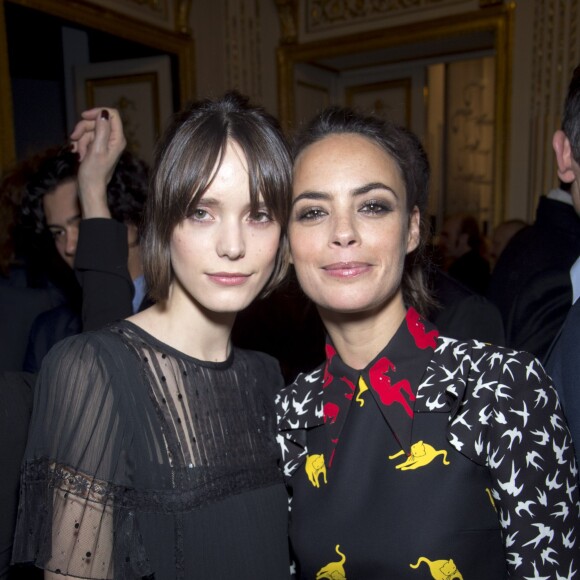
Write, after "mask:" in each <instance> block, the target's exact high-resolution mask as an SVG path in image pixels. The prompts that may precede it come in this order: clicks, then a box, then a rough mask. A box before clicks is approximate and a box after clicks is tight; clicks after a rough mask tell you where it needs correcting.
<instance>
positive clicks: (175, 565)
mask: <svg viewBox="0 0 580 580" xmlns="http://www.w3.org/2000/svg"><path fill="white" fill-rule="evenodd" d="M282 386H283V380H282V376H281V374H280V370H279V366H278V363H277V362H276V361H275V359H273V358H271V357H269V356H268V355H265V354H261V353H257V352H253V351H244V350H238V349H234V350H233V352H232V354H231V356H230V357H229V359H228V360H227V361H225V362H221V363H211V362H205V361H199V360H196V359H193V358H191V357H188V356H186V355H184V354H182V353H180V352H178V351H176V350H175V349H172V348H171V347H169V346H167V345H165V344H163V343H161V342H159V341H157V340H156V339H155V338H153V337H152V336H151V335H149V334H147V333H145V332H144V331H143V330H141V329H140V328H138V327H137V326H135V325H134V324H132V323H130V322H127V321H123V322H120V323H117V324H115V325H111V326H110V327H109V328H107V329H105V330H102V331H97V332H89V333H84V334H81V335H78V336H75V337H71V338H70V339H65V340H64V341H62V342H60V343H59V344H57V345H56V346H55V347H54V348H53V349H52V350H51V351H50V353H49V354H48V355H47V357H46V358H45V362H44V363H43V367H42V370H41V373H40V376H39V380H38V383H37V387H36V393H35V402H34V410H33V416H32V421H31V428H30V432H29V441H28V447H27V451H26V457H25V462H24V464H23V467H22V485H21V497H20V506H19V514H18V525H17V530H16V536H15V542H14V552H13V560H14V561H15V562H34V563H35V564H36V565H37V566H39V567H42V568H44V569H46V570H51V571H56V572H60V573H62V574H68V575H70V576H73V577H78V578H91V579H93V578H94V579H103V578H115V579H133V578H143V577H150V578H155V579H156V580H161V579H163V580H164V579H173V578H186V579H188V580H189V579H193V580H195V579H197V578H199V579H212V580H213V579H222V578H223V579H234V578H235V579H248V580H249V579H252V580H258V579H262V578H263V579H264V580H266V579H267V580H277V579H285V578H288V577H289V563H288V562H289V558H288V542H287V499H286V491H285V488H284V484H283V483H282V479H281V473H280V471H279V468H278V450H277V446H276V443H275V415H274V411H273V401H274V396H275V393H276V391H277V389H278V388H280V387H282Z"/></svg>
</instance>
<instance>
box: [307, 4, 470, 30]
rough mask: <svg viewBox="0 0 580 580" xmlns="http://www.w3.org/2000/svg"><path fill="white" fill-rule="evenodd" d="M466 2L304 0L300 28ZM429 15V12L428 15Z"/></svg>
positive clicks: (372, 19) (383, 18) (343, 24)
mask: <svg viewBox="0 0 580 580" xmlns="http://www.w3.org/2000/svg"><path fill="white" fill-rule="evenodd" d="M461 4H463V5H465V4H469V5H470V6H471V7H472V6H473V2H472V1H471V0H305V11H304V31H305V33H306V34H312V33H317V32H322V31H325V30H330V29H333V28H344V27H350V26H353V25H355V24H356V25H359V24H366V23H372V24H376V23H377V22H379V21H383V22H382V24H383V26H384V25H388V23H387V22H385V21H386V20H388V19H392V18H393V17H398V16H401V15H415V14H416V13H419V12H427V11H430V12H432V11H433V9H440V8H447V7H455V6H457V5H461ZM430 17H431V16H430Z"/></svg>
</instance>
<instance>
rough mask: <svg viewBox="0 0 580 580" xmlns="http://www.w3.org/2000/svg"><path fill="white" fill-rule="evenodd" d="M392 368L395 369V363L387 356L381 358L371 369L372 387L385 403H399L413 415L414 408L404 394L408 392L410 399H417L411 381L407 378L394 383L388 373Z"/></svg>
mask: <svg viewBox="0 0 580 580" xmlns="http://www.w3.org/2000/svg"><path fill="white" fill-rule="evenodd" d="M390 370H393V371H394V370H395V365H394V364H393V363H392V362H391V361H390V360H389V359H388V358H387V357H385V356H384V357H383V358H380V359H379V360H378V361H377V362H376V363H375V364H374V365H373V366H372V367H371V369H370V371H369V379H370V381H371V387H372V388H373V389H374V390H375V391H376V392H377V393H378V395H379V397H380V398H381V402H382V403H383V405H392V404H393V403H399V404H400V405H402V406H403V409H405V412H406V413H407V415H409V417H413V409H412V408H411V406H410V405H409V403H408V402H407V398H406V397H405V395H404V393H407V396H408V398H409V400H410V401H414V400H415V394H414V393H413V390H412V389H411V383H409V381H408V380H406V379H402V380H400V381H399V382H397V383H395V384H394V385H392V384H391V379H390V377H389V376H388V375H387V373H388V372H389V371H390Z"/></svg>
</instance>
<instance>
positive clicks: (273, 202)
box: [142, 91, 292, 300]
mask: <svg viewBox="0 0 580 580" xmlns="http://www.w3.org/2000/svg"><path fill="white" fill-rule="evenodd" d="M229 140H232V141H235V142H236V144H237V145H238V146H239V147H240V148H241V150H242V151H243V153H244V155H245V157H246V161H247V163H248V175H249V189H250V205H251V209H252V211H256V210H257V209H258V205H259V196H260V194H261V195H262V196H263V198H264V202H265V204H266V206H267V208H268V210H269V211H270V212H271V213H272V215H273V217H274V219H275V220H276V221H277V222H278V223H279V224H280V226H281V228H282V234H281V238H280V239H281V242H282V243H281V247H280V249H279V250H278V254H277V258H276V264H275V267H274V271H273V273H272V276H271V277H270V280H269V281H268V283H267V284H266V287H265V289H264V291H263V295H265V294H266V293H268V292H269V291H270V290H272V289H273V288H274V287H275V286H276V285H277V284H278V283H279V282H280V281H281V280H282V279H283V278H284V276H285V275H286V271H287V267H288V257H287V252H286V251H285V247H284V246H285V240H286V235H285V232H286V224H287V221H288V215H289V210H290V201H291V184H292V163H291V158H290V151H289V148H288V144H287V142H286V139H285V138H284V134H283V132H282V129H281V127H280V125H279V123H278V121H277V120H276V119H275V118H274V117H273V116H271V115H270V114H268V113H267V112H266V111H265V110H264V109H263V108H261V107H258V106H255V105H251V104H250V103H249V99H248V98H247V97H245V96H243V95H241V94H239V93H238V92H236V91H230V92H228V93H226V94H225V95H224V96H223V97H222V98H219V99H204V100H201V101H197V102H193V103H190V104H188V106H186V107H185V108H184V109H183V110H182V111H180V112H179V113H177V114H176V115H174V117H173V120H172V122H171V124H170V126H169V127H168V128H167V129H166V131H165V133H164V135H163V136H162V138H161V140H160V141H159V142H158V144H157V147H156V151H155V163H154V166H153V170H152V178H151V191H150V193H149V197H148V199H147V203H146V209H145V218H144V227H143V245H142V249H143V268H144V272H145V279H146V281H147V287H148V290H149V295H150V297H151V298H152V299H153V300H165V299H166V298H167V295H168V291H169V285H170V283H171V281H172V279H173V270H172V267H171V258H170V251H169V247H170V240H171V236H172V234H173V230H174V229H175V227H176V226H177V225H178V224H179V223H180V222H181V221H183V220H184V219H185V218H186V217H187V216H188V215H190V214H191V212H192V210H193V209H194V208H195V206H196V205H197V203H198V201H199V199H200V198H201V196H202V195H203V194H204V192H205V191H206V190H207V188H208V187H209V186H210V185H211V183H212V180H213V179H214V177H215V175H216V173H217V170H218V168H219V166H220V165H221V163H222V160H223V157H224V155H225V152H226V148H227V144H228V141H229Z"/></svg>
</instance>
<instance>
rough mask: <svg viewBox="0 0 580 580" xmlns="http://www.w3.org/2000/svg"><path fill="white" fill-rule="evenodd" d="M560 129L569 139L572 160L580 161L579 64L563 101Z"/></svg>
mask: <svg viewBox="0 0 580 580" xmlns="http://www.w3.org/2000/svg"><path fill="white" fill-rule="evenodd" d="M562 131H564V133H565V134H566V137H568V139H569V140H570V144H571V146H572V155H573V156H574V160H575V161H576V162H578V163H580V65H578V66H577V67H576V68H575V69H574V73H573V75H572V80H571V81H570V84H569V85H568V94H567V95H566V101H565V102H564V115H563V117H562Z"/></svg>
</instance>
